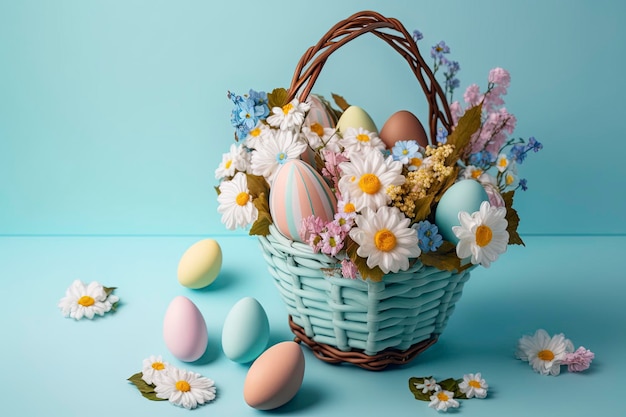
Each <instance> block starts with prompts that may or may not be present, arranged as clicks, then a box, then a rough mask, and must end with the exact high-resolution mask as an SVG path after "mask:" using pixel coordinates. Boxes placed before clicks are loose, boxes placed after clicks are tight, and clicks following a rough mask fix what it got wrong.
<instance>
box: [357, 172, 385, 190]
mask: <svg viewBox="0 0 626 417" xmlns="http://www.w3.org/2000/svg"><path fill="white" fill-rule="evenodd" d="M380 187H381V184H380V180H379V179H378V177H377V176H376V175H374V174H364V175H363V176H362V177H361V179H359V188H360V189H361V191H363V192H364V193H367V194H376V193H377V192H378V190H380Z"/></svg>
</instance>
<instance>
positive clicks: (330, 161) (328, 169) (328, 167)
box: [322, 149, 349, 190]
mask: <svg viewBox="0 0 626 417" xmlns="http://www.w3.org/2000/svg"><path fill="white" fill-rule="evenodd" d="M322 158H324V168H322V175H323V176H324V177H326V178H329V179H330V180H331V182H332V184H333V188H334V189H335V190H338V189H339V177H341V170H340V169H339V164H340V163H342V162H347V161H349V159H348V157H347V156H345V155H344V154H343V153H341V152H333V151H331V150H327V149H324V150H322Z"/></svg>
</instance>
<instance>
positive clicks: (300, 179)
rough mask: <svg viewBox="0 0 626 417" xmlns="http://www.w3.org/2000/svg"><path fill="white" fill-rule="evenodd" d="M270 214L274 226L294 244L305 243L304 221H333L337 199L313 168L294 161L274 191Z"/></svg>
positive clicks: (276, 179) (282, 172)
mask: <svg viewBox="0 0 626 417" xmlns="http://www.w3.org/2000/svg"><path fill="white" fill-rule="evenodd" d="M269 200H270V214H271V215H272V220H273V221H274V225H275V226H276V228H277V229H278V231H279V232H281V233H282V234H283V235H285V236H286V237H288V238H289V239H291V240H294V241H298V242H302V241H303V238H302V237H301V236H300V226H301V224H302V219H304V218H306V217H309V216H311V215H316V216H318V217H320V218H321V219H322V220H324V221H332V220H333V217H334V216H335V210H336V207H337V198H336V197H335V194H334V193H333V192H332V190H331V189H330V187H329V186H328V184H327V183H326V180H324V178H323V177H322V176H321V175H320V174H319V173H318V172H317V171H316V170H315V169H314V168H313V167H312V166H311V165H309V164H307V163H306V162H304V161H301V160H299V159H292V160H289V161H287V162H285V164H284V165H283V166H282V167H280V169H279V170H278V172H277V173H276V176H275V177H274V181H273V182H272V188H271V190H270V198H269Z"/></svg>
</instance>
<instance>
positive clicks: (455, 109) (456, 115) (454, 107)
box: [450, 101, 464, 126]
mask: <svg viewBox="0 0 626 417" xmlns="http://www.w3.org/2000/svg"><path fill="white" fill-rule="evenodd" d="M463 112H464V110H463V109H462V108H461V103H459V102H458V101H455V102H453V103H452V104H450V113H452V125H453V126H456V124H457V123H459V119H460V118H461V116H463Z"/></svg>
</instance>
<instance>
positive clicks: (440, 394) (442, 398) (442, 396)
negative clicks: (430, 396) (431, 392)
mask: <svg viewBox="0 0 626 417" xmlns="http://www.w3.org/2000/svg"><path fill="white" fill-rule="evenodd" d="M437 398H439V401H444V402H445V401H448V400H449V399H450V397H448V396H447V395H446V393H445V392H443V391H439V392H438V393H437Z"/></svg>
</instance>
